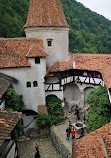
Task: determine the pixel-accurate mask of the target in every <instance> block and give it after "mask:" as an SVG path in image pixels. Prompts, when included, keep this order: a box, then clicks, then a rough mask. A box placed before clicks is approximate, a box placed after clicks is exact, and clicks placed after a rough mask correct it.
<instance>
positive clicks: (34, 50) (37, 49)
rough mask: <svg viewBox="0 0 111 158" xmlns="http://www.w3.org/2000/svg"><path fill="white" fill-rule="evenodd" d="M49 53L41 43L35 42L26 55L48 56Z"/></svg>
mask: <svg viewBox="0 0 111 158" xmlns="http://www.w3.org/2000/svg"><path fill="white" fill-rule="evenodd" d="M46 56H47V54H46V53H45V52H44V50H43V48H42V47H41V46H40V45H39V44H33V45H32V46H31V48H30V50H29V52H28V53H27V55H26V57H31V58H32V57H41V58H44V57H46Z"/></svg>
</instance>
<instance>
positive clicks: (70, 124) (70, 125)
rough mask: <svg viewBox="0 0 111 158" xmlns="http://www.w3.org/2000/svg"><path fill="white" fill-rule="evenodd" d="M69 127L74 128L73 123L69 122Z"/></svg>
mask: <svg viewBox="0 0 111 158" xmlns="http://www.w3.org/2000/svg"><path fill="white" fill-rule="evenodd" d="M69 127H70V128H72V122H71V121H70V120H69Z"/></svg>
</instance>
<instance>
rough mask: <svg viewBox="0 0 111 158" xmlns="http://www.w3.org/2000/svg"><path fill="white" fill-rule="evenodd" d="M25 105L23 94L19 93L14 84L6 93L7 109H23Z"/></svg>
mask: <svg viewBox="0 0 111 158" xmlns="http://www.w3.org/2000/svg"><path fill="white" fill-rule="evenodd" d="M23 106H24V103H23V101H22V95H18V94H17V93H16V92H15V90H14V88H13V86H10V87H9V88H8V90H7V92H6V94H5V107H6V110H8V109H12V110H13V111H21V110H22V108H23Z"/></svg>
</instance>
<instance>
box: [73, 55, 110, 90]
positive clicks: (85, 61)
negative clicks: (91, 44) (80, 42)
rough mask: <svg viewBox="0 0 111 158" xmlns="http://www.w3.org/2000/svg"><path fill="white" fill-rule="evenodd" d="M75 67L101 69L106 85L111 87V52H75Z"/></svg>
mask: <svg viewBox="0 0 111 158" xmlns="http://www.w3.org/2000/svg"><path fill="white" fill-rule="evenodd" d="M74 61H75V69H81V70H92V71H99V72H100V73H101V74H102V77H103V80H104V82H105V85H106V87H107V88H108V89H109V88H111V54H75V55H74Z"/></svg>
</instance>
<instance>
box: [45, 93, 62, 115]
mask: <svg viewBox="0 0 111 158" xmlns="http://www.w3.org/2000/svg"><path fill="white" fill-rule="evenodd" d="M46 105H47V110H48V113H49V114H50V115H54V116H57V115H59V114H61V111H62V104H61V100H60V99H59V98H57V97H56V96H55V95H49V96H47V97H46Z"/></svg>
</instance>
